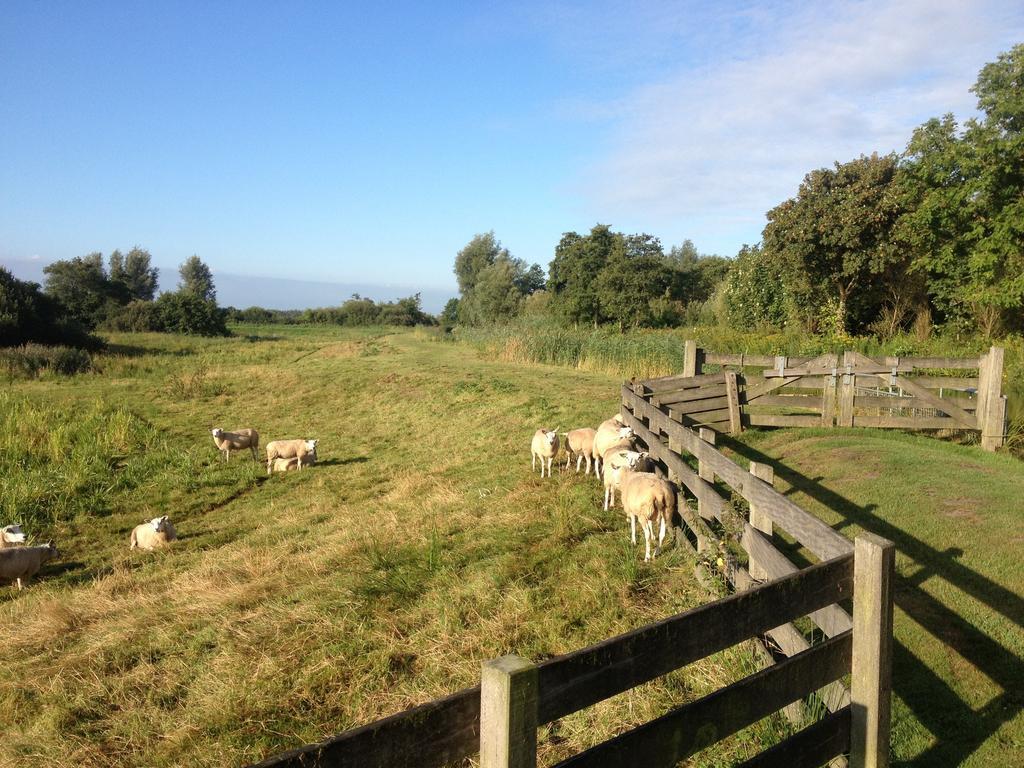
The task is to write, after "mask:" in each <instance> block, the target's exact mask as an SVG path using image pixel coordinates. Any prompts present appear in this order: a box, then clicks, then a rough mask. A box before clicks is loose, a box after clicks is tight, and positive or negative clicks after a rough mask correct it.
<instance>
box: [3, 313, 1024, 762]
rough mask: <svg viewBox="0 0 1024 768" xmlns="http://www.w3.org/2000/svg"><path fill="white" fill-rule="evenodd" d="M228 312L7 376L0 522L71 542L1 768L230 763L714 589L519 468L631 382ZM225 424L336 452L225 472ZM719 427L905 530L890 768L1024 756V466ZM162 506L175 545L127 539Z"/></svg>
mask: <svg viewBox="0 0 1024 768" xmlns="http://www.w3.org/2000/svg"><path fill="white" fill-rule="evenodd" d="M238 334H239V335H236V336H235V337H233V338H229V339H222V340H193V339H182V338H176V337H167V336H158V335H142V336H133V335H122V336H117V337H115V338H114V339H113V341H114V347H113V348H112V350H111V353H110V354H107V355H104V356H102V357H100V358H99V360H98V367H99V372H97V373H92V374H82V375H77V376H74V377H71V378H66V379H62V378H44V379H42V380H38V381H15V382H12V385H11V386H10V387H8V388H7V391H6V392H4V393H2V394H0V449H2V450H0V524H4V523H7V522H10V521H11V520H15V519H16V520H18V521H20V522H22V523H23V524H24V527H25V528H26V529H27V530H28V531H29V532H30V533H31V534H33V536H34V538H36V539H37V540H45V539H46V538H48V537H50V536H53V537H55V538H56V539H57V540H58V544H59V546H60V548H61V551H62V557H61V558H60V560H59V562H58V563H56V564H55V565H53V566H52V567H48V568H45V569H44V571H43V573H42V574H41V576H42V578H41V579H40V580H39V581H38V582H36V583H34V584H33V585H32V586H31V587H30V588H29V589H28V590H26V591H25V592H23V593H21V594H18V593H16V591H15V590H14V589H11V588H0V616H2V619H0V647H2V648H4V649H6V651H5V654H4V656H5V664H4V665H3V668H2V671H0V713H3V715H4V717H3V720H4V723H5V725H6V728H5V733H4V738H3V739H0V765H4V766H6V765H12V766H14V765H23V764H27V763H31V764H33V765H39V766H70V765H76V766H106V765H146V766H171V765H182V764H195V765H225V764H238V763H242V762H244V761H247V760H255V759H257V758H260V757H262V756H265V755H268V754H272V753H274V752H276V751H280V750H282V749H285V748H289V747H293V746H296V745H297V744H300V743H303V742H308V741H314V740H319V739H322V738H324V737H325V736H327V735H330V734H333V733H335V732H338V731H340V730H343V729H345V728H349V727H352V726H354V725H358V724H361V723H365V722H368V721H370V720H373V719H375V718H377V717H381V716H384V715H387V714H390V713H392V712H395V711H398V710H400V709H402V708H404V707H407V706H410V705H412V704H416V703H420V702H423V701H426V700H429V699H431V698H434V697H436V696H439V695H442V694H444V693H448V692H451V691H454V690H457V689H458V688H461V687H463V686H466V685H472V684H475V683H476V682H477V680H478V679H479V663H480V661H482V660H485V659H488V658H492V657H494V656H498V655H501V654H504V653H518V654H521V655H524V656H528V657H530V658H533V659H534V660H541V659H543V658H547V657H549V656H551V655H554V654H559V653H563V652H566V651H569V650H572V649H574V648H577V647H580V646H582V645H585V644H588V643H591V642H595V641H597V640H600V639H603V638H605V637H607V636H610V635H612V634H615V633H617V632H621V631H624V630H626V629H629V628H632V627H636V626H640V625H642V624H644V623H647V622H648V621H651V620H654V619H656V618H660V617H663V616H665V615H667V614H670V613H673V612H676V611H679V610H683V609H686V608H689V607H692V606H694V605H697V604H699V603H701V602H703V601H706V600H707V599H708V595H707V593H706V592H705V591H704V590H703V589H702V588H700V587H699V586H698V585H697V584H695V583H694V580H693V576H692V569H693V563H692V561H691V560H690V559H689V557H688V556H687V555H686V554H685V553H683V552H681V551H669V552H667V553H666V554H665V555H664V556H663V557H662V558H659V559H658V560H657V561H655V562H654V563H653V564H650V565H645V564H644V563H643V562H641V560H642V554H641V552H642V547H641V548H640V549H639V550H637V549H632V548H631V547H629V546H628V545H627V543H626V535H625V533H626V529H627V526H626V524H625V520H624V518H622V515H621V512H610V513H604V512H602V511H601V509H600V504H599V500H600V498H601V493H600V491H599V488H598V485H597V483H596V482H593V481H591V482H586V481H583V480H581V479H579V478H577V477H575V476H572V475H560V474H559V473H556V475H555V477H554V478H553V479H552V480H550V481H549V480H547V479H545V480H544V481H541V480H540V479H539V478H538V476H537V475H531V474H530V469H529V450H528V445H529V440H530V436H531V435H532V432H533V430H534V429H535V428H536V427H538V426H542V425H547V426H549V427H558V426H561V427H562V428H563V429H564V428H569V427H574V426H581V425H588V424H592V425H596V423H597V422H598V421H600V420H601V419H603V418H606V417H607V416H608V415H609V414H610V413H613V412H614V411H615V410H616V402H617V391H618V383H619V376H617V375H614V374H611V373H604V372H586V371H580V370H574V369H570V368H565V367H556V366H547V365H538V364H523V363H514V362H501V361H491V360H488V359H485V358H484V357H482V356H481V355H480V354H479V353H478V352H477V351H476V350H475V349H474V348H473V347H470V346H468V345H463V344H451V343H443V342H438V341H436V340H435V339H434V338H433V337H431V336H429V335H426V334H422V333H418V332H402V333H398V334H396V333H393V332H390V331H384V330H358V331H357V330H340V329H324V328H309V327H277V328H267V327H261V328H259V329H257V328H242V329H238ZM246 334H252V335H246ZM257 334H260V335H257ZM213 426H222V427H225V428H231V427H235V426H254V427H256V428H257V429H258V430H259V431H260V433H261V435H262V438H263V442H264V443H265V442H266V441H268V440H270V439H273V438H278V437H297V436H304V437H317V438H319V439H320V441H321V449H322V450H321V452H320V453H321V456H320V458H321V462H320V463H319V464H318V465H317V466H315V467H312V468H310V469H309V470H308V471H307V470H303V471H302V472H299V473H290V474H288V475H278V476H274V477H272V478H266V477H265V475H264V470H263V467H262V466H261V465H259V464H256V463H254V462H252V461H251V460H246V459H245V458H244V457H241V456H236V458H234V459H233V460H232V462H231V463H230V464H227V465H225V464H222V463H220V462H219V461H218V456H217V452H216V449H215V448H214V445H213V442H212V439H211V438H210V435H209V430H210V429H211V428H212V427H213ZM730 447H731V449H734V450H735V451H736V452H737V455H738V456H739V457H745V458H753V459H758V460H770V461H773V462H774V460H775V459H778V460H780V461H781V462H783V466H777V476H778V477H779V478H780V480H781V481H783V483H788V484H791V485H792V486H793V492H794V493H795V494H797V498H799V499H800V500H801V502H806V505H807V507H808V508H810V509H813V510H814V511H816V512H818V513H819V514H821V515H822V516H823V517H824V518H825V519H826V520H828V521H829V522H830V523H834V524H836V525H837V526H841V527H842V530H843V531H844V532H847V533H850V534H851V535H852V533H853V532H854V531H855V530H857V528H858V527H864V528H868V529H871V530H873V531H875V532H877V533H880V534H882V535H884V536H889V537H890V538H892V539H893V540H894V541H896V543H897V546H898V547H899V548H900V552H901V555H900V559H899V570H900V579H901V580H900V586H899V588H898V591H897V605H898V610H897V640H898V647H897V650H898V653H897V658H896V670H897V680H896V685H895V688H896V693H897V696H898V701H897V708H896V714H895V720H894V735H893V738H894V750H895V754H896V758H897V762H898V764H903V765H954V764H958V763H965V764H972V765H979V766H980V765H1008V766H1009V765H1019V764H1022V763H1024V752H1022V750H1024V721H1022V715H1021V709H1022V707H1021V695H1020V693H1019V687H1020V681H1021V680H1022V679H1024V674H1022V673H1021V667H1020V665H1021V662H1020V659H1021V656H1022V655H1024V639H1022V634H1021V625H1022V623H1024V621H1022V615H1024V611H1022V609H1021V598H1020V595H1021V593H1022V587H1024V585H1022V583H1021V573H1022V569H1021V566H1020V563H1019V559H1020V558H1019V554H1020V552H1021V539H1020V536H1019V519H1020V512H1019V509H1020V499H1021V498H1024V475H1022V473H1021V471H1020V468H1021V465H1020V464H1019V463H1016V462H1015V461H1014V460H1013V459H1011V458H1009V457H1005V456H991V455H986V454H982V453H981V452H980V451H978V450H977V449H974V448H971V447H964V446H953V445H946V444H942V443H938V442H937V441H934V440H930V439H927V438H916V437H910V436H902V435H882V434H880V433H867V432H862V431H858V432H849V433H846V432H827V433H826V432H822V433H815V432H813V431H808V432H795V433H794V432H789V433H782V432H777V433H750V434H749V435H748V436H747V437H745V438H744V440H743V442H741V443H732V444H730ZM157 514H169V515H170V516H171V517H172V519H173V520H174V521H175V524H176V525H177V527H178V530H179V533H180V534H181V535H182V539H181V541H180V542H178V544H177V545H175V546H174V547H173V548H172V549H171V550H169V551H166V552H159V553H153V554H144V553H138V552H129V550H128V534H129V532H130V530H131V528H132V527H133V526H134V525H136V524H137V523H139V522H141V521H143V520H145V519H147V518H150V517H153V516H156V515H157ZM752 665H753V662H752V660H751V656H750V654H749V652H748V651H747V650H746V649H745V648H743V647H737V648H734V649H730V650H729V651H726V652H724V653H722V654H719V655H717V656H716V657H713V658H711V659H709V660H706V661H704V662H701V663H699V664H696V665H693V666H691V667H689V668H687V669H685V670H682V671H680V672H678V673H675V674H673V675H670V676H668V677H666V678H664V679H663V680H660V681H657V682H655V683H652V684H649V685H646V686H643V687H642V688H639V689H636V690H635V691H632V692H630V693H628V694H623V695H622V696H619V697H616V698H615V699H612V700H610V701H608V702H605V703H603V704H601V705H598V706H596V707H594V708H592V709H590V710H588V711H586V712H584V713H580V714H577V715H574V716H572V717H569V718H566V719H564V720H563V721H561V722H560V723H558V724H556V725H553V726H550V727H548V728H545V729H542V733H541V734H540V743H541V749H542V759H543V760H545V761H548V762H550V761H552V760H554V759H557V758H560V757H563V756H566V755H569V754H571V753H573V752H575V751H578V750H579V749H580V748H582V747H585V746H587V745H589V744H593V743H596V742H597V741H600V740H602V739H603V738H606V737H607V736H608V735H610V734H612V733H614V732H616V731H619V730H622V729H623V728H625V727H627V726H629V725H631V724H634V723H639V722H642V721H644V720H647V719H650V718H651V717H653V716H656V715H657V714H660V713H661V712H663V711H664V710H665V709H667V708H668V707H669V706H671V705H673V704H677V703H679V702H681V701H685V700H690V699H693V698H697V697H699V696H701V695H703V694H705V693H707V692H709V691H711V690H713V689H716V688H718V687H720V686H721V685H722V684H724V683H727V682H729V681H731V680H733V679H737V678H739V677H742V676H743V675H744V674H747V673H749V671H751V669H752V668H753V667H752ZM1014 681H1016V686H1015V685H1014ZM787 728H788V726H787V725H786V724H784V723H782V722H781V718H772V719H770V720H769V721H766V722H764V723H761V724H758V725H757V726H755V727H754V728H752V729H749V731H747V732H744V733H742V734H740V735H739V736H738V737H736V738H734V739H732V740H730V741H729V742H728V743H726V744H725V745H724V746H720V747H717V748H715V749H714V750H708V751H707V753H705V754H702V755H700V756H698V758H696V759H695V761H694V764H697V765H708V766H712V765H728V764H730V763H731V762H732V761H734V760H736V759H738V758H740V757H742V756H744V755H747V754H751V753H753V752H754V751H757V749H758V746H759V745H760V744H761V743H762V742H765V741H767V740H771V739H776V738H778V737H780V736H781V735H783V734H784V733H786V729H787Z"/></svg>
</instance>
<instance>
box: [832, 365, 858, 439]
mask: <svg viewBox="0 0 1024 768" xmlns="http://www.w3.org/2000/svg"><path fill="white" fill-rule="evenodd" d="M853 363H854V359H853V355H852V354H851V353H850V352H844V353H843V374H842V380H841V381H842V383H841V384H840V385H839V415H838V418H837V419H836V426H839V427H852V426H853V398H854V395H855V394H856V389H855V387H856V386H857V373H856V371H854V370H853V369H852V367H851V366H853ZM846 371H850V373H846Z"/></svg>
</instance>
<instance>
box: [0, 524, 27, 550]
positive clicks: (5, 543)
mask: <svg viewBox="0 0 1024 768" xmlns="http://www.w3.org/2000/svg"><path fill="white" fill-rule="evenodd" d="M24 543H25V532H24V531H22V530H21V526H20V525H17V524H11V525H5V526H4V527H3V528H0V549H5V548H7V547H16V546H18V545H19V544H24Z"/></svg>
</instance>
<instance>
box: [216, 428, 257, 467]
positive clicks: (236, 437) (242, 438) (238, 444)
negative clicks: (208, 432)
mask: <svg viewBox="0 0 1024 768" xmlns="http://www.w3.org/2000/svg"><path fill="white" fill-rule="evenodd" d="M213 442H214V444H215V445H216V446H217V448H218V449H219V450H220V453H221V456H223V457H224V461H231V452H232V451H242V450H245V449H246V448H248V449H249V450H250V451H252V457H253V459H257V458H259V447H260V435H259V433H258V432H257V431H256V430H255V429H236V430H235V431H234V432H225V431H224V430H223V429H221V428H220V427H217V428H216V429H215V430H213Z"/></svg>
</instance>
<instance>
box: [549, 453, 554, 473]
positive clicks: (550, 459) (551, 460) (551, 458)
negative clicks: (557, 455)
mask: <svg viewBox="0 0 1024 768" xmlns="http://www.w3.org/2000/svg"><path fill="white" fill-rule="evenodd" d="M554 460H555V459H554V457H553V456H552V457H550V458H549V459H548V477H551V462H553V461H554Z"/></svg>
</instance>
